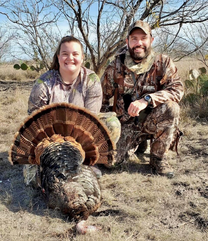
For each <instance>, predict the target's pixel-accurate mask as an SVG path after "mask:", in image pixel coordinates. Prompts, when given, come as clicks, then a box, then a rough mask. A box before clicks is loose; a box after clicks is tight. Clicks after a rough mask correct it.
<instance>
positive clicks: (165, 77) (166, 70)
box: [150, 55, 184, 107]
mask: <svg viewBox="0 0 208 241" xmlns="http://www.w3.org/2000/svg"><path fill="white" fill-rule="evenodd" d="M159 68H162V73H163V74H162V78H161V80H160V83H159V84H160V90H159V91H156V92H155V93H151V94H150V96H151V97H152V105H153V107H156V106H158V105H159V104H161V103H164V102H166V101H168V100H172V101H175V102H177V103H178V102H180V100H181V99H182V97H183V95H184V87H183V83H182V81H181V79H180V77H179V76H178V72H177V68H176V66H175V64H174V63H173V61H172V60H171V59H170V58H169V57H168V56H166V55H163V56H162V63H161V65H159Z"/></svg>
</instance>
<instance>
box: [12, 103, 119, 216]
mask: <svg viewBox="0 0 208 241" xmlns="http://www.w3.org/2000/svg"><path fill="white" fill-rule="evenodd" d="M114 154H115V144H114V142H113V141H112V140H111V138H110V134H109V132H108V129H107V128H106V126H105V125H104V124H103V122H102V121H101V120H99V118H97V117H96V116H95V115H93V114H92V113H91V112H89V111H88V110H86V109H84V108H80V107H77V106H74V105H72V104H67V103H56V104H51V105H47V106H44V107H42V108H40V109H39V110H37V111H35V112H34V113H32V114H31V115H30V116H28V117H27V119H26V120H25V122H24V123H23V124H22V125H21V126H20V128H19V131H18V132H17V133H16V134H15V137H14V141H13V144H12V146H11V150H10V162H11V163H12V164H36V165H38V166H39V167H40V168H39V170H40V172H39V175H38V176H39V185H40V187H41V189H42V190H43V192H44V195H45V197H46V201H47V204H48V206H49V207H51V208H59V209H60V210H61V211H62V212H64V213H67V214H68V215H69V216H70V217H72V218H75V219H87V218H88V216H89V215H90V214H91V213H92V212H94V211H95V210H97V208H98V207H99V206H100V202H101V191H100V186H99V183H98V180H97V177H96V175H95V173H94V172H93V171H92V169H91V168H90V167H89V166H90V165H94V164H95V163H96V164H104V165H106V166H111V165H113V163H114Z"/></svg>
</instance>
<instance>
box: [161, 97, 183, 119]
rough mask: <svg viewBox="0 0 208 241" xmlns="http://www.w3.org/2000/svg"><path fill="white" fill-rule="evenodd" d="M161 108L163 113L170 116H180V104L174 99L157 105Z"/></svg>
mask: <svg viewBox="0 0 208 241" xmlns="http://www.w3.org/2000/svg"><path fill="white" fill-rule="evenodd" d="M157 108H158V109H161V111H162V114H164V115H166V116H167V117H168V118H170V119H172V118H178V117H179V114H180V106H179V105H178V103H176V102H174V101H171V100H169V101H167V102H165V103H163V104H161V105H160V106H158V107H157Z"/></svg>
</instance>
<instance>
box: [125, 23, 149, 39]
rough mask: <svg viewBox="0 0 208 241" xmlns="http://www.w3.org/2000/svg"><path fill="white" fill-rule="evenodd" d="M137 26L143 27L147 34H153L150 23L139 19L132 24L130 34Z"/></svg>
mask: <svg viewBox="0 0 208 241" xmlns="http://www.w3.org/2000/svg"><path fill="white" fill-rule="evenodd" d="M135 28H141V29H142V30H143V31H144V32H145V33H146V34H150V35H152V32H151V28H150V26H149V24H148V23H147V22H143V21H141V20H138V21H136V22H134V23H133V24H132V25H130V27H129V29H128V36H129V35H130V34H131V32H132V30H133V29H135Z"/></svg>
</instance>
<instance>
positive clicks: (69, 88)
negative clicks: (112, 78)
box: [24, 36, 102, 184]
mask: <svg viewBox="0 0 208 241" xmlns="http://www.w3.org/2000/svg"><path fill="white" fill-rule="evenodd" d="M83 60H84V52H83V46H82V44H81V42H80V41H79V40H78V39H77V38H75V37H73V36H65V37H63V38H62V39H61V41H60V42H59V44H58V47H57V50H56V52H55V54H54V56H53V61H52V64H51V67H50V70H49V71H47V72H46V73H44V74H43V75H41V76H40V77H39V78H38V79H37V80H36V82H35V84H34V86H33V88H32V90H31V93H30V97H29V101H28V114H31V113H32V112H34V111H35V110H37V109H39V108H41V107H43V106H45V105H49V104H52V103H71V104H74V105H76V106H79V107H84V108H86V109H88V110H89V111H90V112H92V113H94V114H98V113H99V111H100V108H101V103H102V88H101V83H100V79H99V77H98V76H97V75H96V74H95V72H93V71H92V70H89V69H87V68H85V67H83V66H82V63H83ZM36 172H37V168H36V166H24V175H25V183H26V184H30V183H31V184H32V183H33V182H36V181H35V179H34V176H35V175H36Z"/></svg>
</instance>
